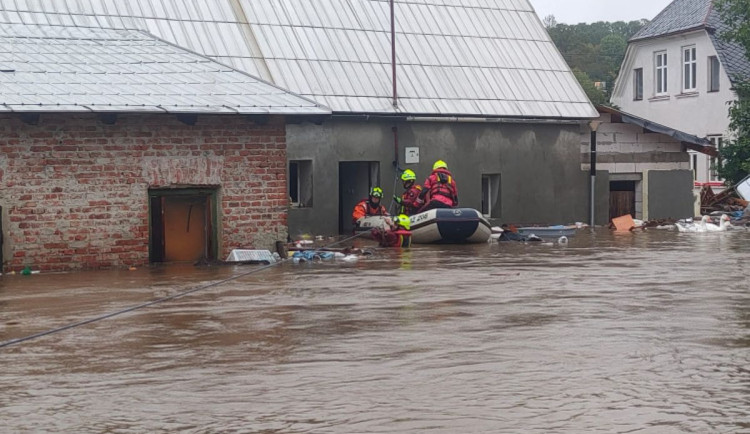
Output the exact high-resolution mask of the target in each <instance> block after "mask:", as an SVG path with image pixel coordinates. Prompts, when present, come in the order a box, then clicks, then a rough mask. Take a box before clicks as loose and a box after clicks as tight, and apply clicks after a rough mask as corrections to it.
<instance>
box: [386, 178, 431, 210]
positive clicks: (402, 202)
mask: <svg viewBox="0 0 750 434" xmlns="http://www.w3.org/2000/svg"><path fill="white" fill-rule="evenodd" d="M401 181H403V183H404V192H403V193H402V194H401V197H396V196H393V199H394V200H395V201H396V203H397V204H398V205H399V212H398V213H399V214H406V215H414V214H416V213H417V212H418V211H419V209H420V208H422V205H424V202H422V199H420V198H419V195H420V194H422V186H421V185H419V184H417V183H416V181H417V175H416V174H415V173H414V171H413V170H411V169H406V170H404V173H402V174H401Z"/></svg>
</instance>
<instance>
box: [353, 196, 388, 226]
mask: <svg viewBox="0 0 750 434" xmlns="http://www.w3.org/2000/svg"><path fill="white" fill-rule="evenodd" d="M376 215H380V216H387V215H388V211H387V210H386V209H385V207H384V206H383V205H378V206H377V207H376V208H373V207H371V206H370V200H369V199H363V200H362V201H360V202H359V203H358V204H357V205H355V206H354V211H353V212H352V219H353V220H354V222H355V223H356V222H357V220H359V219H361V218H362V217H368V216H376Z"/></svg>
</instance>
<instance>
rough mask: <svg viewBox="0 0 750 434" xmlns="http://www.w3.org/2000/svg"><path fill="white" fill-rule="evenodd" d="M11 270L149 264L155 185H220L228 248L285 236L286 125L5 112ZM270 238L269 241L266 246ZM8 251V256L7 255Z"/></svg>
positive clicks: (4, 192)
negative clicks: (26, 117) (34, 120)
mask: <svg viewBox="0 0 750 434" xmlns="http://www.w3.org/2000/svg"><path fill="white" fill-rule="evenodd" d="M0 160H4V161H0V163H2V164H0V167H2V171H3V172H2V177H0V204H2V205H3V208H4V210H5V212H6V213H7V220H6V222H8V227H6V228H4V230H5V232H6V234H7V236H8V239H6V244H8V243H9V244H10V250H11V253H10V255H8V257H6V258H5V259H6V264H5V265H6V266H5V269H6V270H21V269H23V268H24V267H25V266H27V265H28V266H31V267H32V269H34V270H41V271H63V270H71V269H88V268H106V267H119V266H137V265H142V264H145V263H148V260H149V258H148V242H149V232H148V225H149V215H148V189H149V188H160V187H218V188H219V198H220V199H219V207H218V208H219V209H220V211H219V214H220V217H219V218H220V221H221V223H220V225H219V227H220V234H219V238H220V246H221V247H220V252H219V257H220V259H221V258H224V257H226V255H228V253H229V252H230V251H231V250H232V249H235V248H271V246H270V245H256V244H258V243H261V242H262V243H265V244H269V240H284V239H286V233H287V229H286V225H287V194H286V141H285V127H284V124H283V122H281V121H280V120H272V122H269V123H268V124H266V125H255V124H253V123H252V121H250V120H249V119H248V118H246V117H241V116H202V117H199V118H198V122H197V123H196V124H195V125H192V126H190V125H186V124H183V123H181V122H179V121H178V120H177V119H176V117H175V116H171V115H127V116H119V117H118V120H117V122H116V123H115V124H114V125H105V124H103V123H101V122H98V121H97V118H96V117H95V116H93V115H65V114H53V115H42V116H41V120H40V122H39V124H38V125H27V124H24V123H22V122H21V121H20V120H18V119H16V118H15V117H12V116H0ZM261 240H262V241H261ZM7 251H8V250H7V249H6V253H7Z"/></svg>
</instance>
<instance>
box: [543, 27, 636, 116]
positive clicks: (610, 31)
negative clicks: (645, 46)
mask: <svg viewBox="0 0 750 434" xmlns="http://www.w3.org/2000/svg"><path fill="white" fill-rule="evenodd" d="M548 22H549V23H554V25H553V26H546V27H547V31H548V32H549V35H550V37H551V38H552V41H553V42H554V43H555V45H556V46H557V48H558V50H560V53H561V54H562V55H563V57H564V58H565V61H566V62H568V65H569V66H570V67H571V68H572V69H574V70H575V69H577V70H578V71H579V74H577V77H579V78H582V77H583V76H582V75H581V74H580V73H584V74H585V75H586V77H587V78H588V79H589V80H591V81H592V82H605V83H606V84H607V88H606V91H605V92H601V91H599V93H602V94H603V95H604V98H605V103H606V101H607V100H608V99H609V92H610V91H611V89H612V85H613V84H614V81H615V78H616V77H617V73H618V72H619V70H620V65H621V64H622V60H623V58H624V57H625V50H626V48H627V45H628V44H627V41H628V39H630V37H631V36H633V35H634V34H635V33H636V32H637V31H638V30H639V29H640V28H641V27H642V26H643V25H644V24H646V23H647V22H648V21H646V20H641V21H631V22H628V23H626V22H624V21H618V22H615V23H608V22H601V21H600V22H597V23H591V24H586V23H580V24H575V25H569V24H560V23H557V21H556V20H555V19H554V16H550V17H547V18H545V23H548ZM581 85H582V86H583V87H584V89H585V88H586V87H587V84H586V83H583V82H582V83H581ZM599 93H597V94H594V95H595V96H596V98H598V97H599Z"/></svg>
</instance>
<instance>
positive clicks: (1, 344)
mask: <svg viewBox="0 0 750 434" xmlns="http://www.w3.org/2000/svg"><path fill="white" fill-rule="evenodd" d="M367 233H369V232H366V231H365V232H360V233H358V234H356V235H354V236H351V237H349V238H345V239H343V240H340V241H336V242H334V243H331V244H328V245H326V246H323V247H318V248H316V249H313V251H319V250H323V249H327V248H330V247H333V246H335V245H337V244H342V243H345V242H347V241H351V240H353V239H355V238H358V237H361V236H362V235H365V234H367ZM283 262H284V261H277V262H274V263H272V264H267V265H264V266H262V267H260V268H255V269H253V270H251V271H248V272H246V273H241V274H238V275H236V276H232V277H229V278H227V279H224V280H220V281H218V282H214V283H210V284H208V285H203V286H199V287H197V288H192V289H189V290H187V291H182V292H178V293H176V294H172V295H169V296H166V297H162V298H159V299H156V300H152V301H148V302H146V303H141V304H138V305H135V306H130V307H128V308H125V309H122V310H118V311H116V312H110V313H107V314H104V315H100V316H96V317H93V318H89V319H86V320H83V321H79V322H75V323H71V324H68V325H64V326H62V327H57V328H54V329H50V330H46V331H43V332H39V333H34V334H32V335H28V336H24V337H20V338H16V339H11V340H9V341H5V342H0V348H6V347H9V346H11V345H17V344H20V343H23V342H28V341H30V340H33V339H38V338H41V337H44V336H49V335H53V334H56V333H60V332H64V331H66V330H70V329H73V328H77V327H81V326H85V325H87V324H91V323H95V322H98V321H102V320H105V319H109V318H112V317H115V316H119V315H123V314H126V313H129V312H133V311H135V310H139V309H143V308H146V307H149V306H153V305H156V304H160V303H164V302H167V301H171V300H175V299H178V298H181V297H184V296H186V295H190V294H193V293H195V292H198V291H203V290H206V289H210V288H215V287H217V286H220V285H223V284H225V283H228V282H231V281H234V280H237V279H241V278H243V277H245V276H249V275H251V274H255V273H260V272H261V271H265V270H268V269H269V268H272V267H275V266H276V265H279V264H282V263H283Z"/></svg>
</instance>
